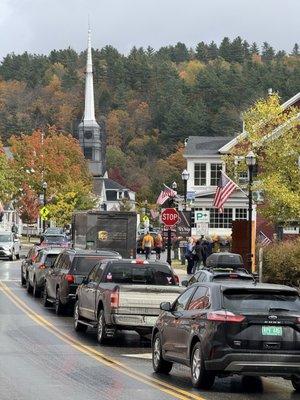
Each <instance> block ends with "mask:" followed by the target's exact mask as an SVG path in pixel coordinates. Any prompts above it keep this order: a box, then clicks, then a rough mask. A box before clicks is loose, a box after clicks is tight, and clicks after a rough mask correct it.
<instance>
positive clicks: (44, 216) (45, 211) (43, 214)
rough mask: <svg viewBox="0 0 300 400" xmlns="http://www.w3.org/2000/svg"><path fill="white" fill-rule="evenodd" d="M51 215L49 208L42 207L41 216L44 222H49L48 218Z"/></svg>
mask: <svg viewBox="0 0 300 400" xmlns="http://www.w3.org/2000/svg"><path fill="white" fill-rule="evenodd" d="M49 213H50V211H49V210H48V208H47V207H45V206H44V207H42V208H41V209H40V216H41V219H42V220H43V221H44V220H47V219H48V216H49Z"/></svg>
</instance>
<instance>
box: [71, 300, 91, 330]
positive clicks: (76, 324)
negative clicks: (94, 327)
mask: <svg viewBox="0 0 300 400" xmlns="http://www.w3.org/2000/svg"><path fill="white" fill-rule="evenodd" d="M78 320H79V304H78V300H77V301H76V303H75V306H74V329H75V331H76V332H86V330H87V328H88V327H87V325H83V324H81V323H80V322H78Z"/></svg>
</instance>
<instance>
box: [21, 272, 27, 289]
mask: <svg viewBox="0 0 300 400" xmlns="http://www.w3.org/2000/svg"><path fill="white" fill-rule="evenodd" d="M25 285H26V279H25V278H24V276H23V269H22V268H21V286H25Z"/></svg>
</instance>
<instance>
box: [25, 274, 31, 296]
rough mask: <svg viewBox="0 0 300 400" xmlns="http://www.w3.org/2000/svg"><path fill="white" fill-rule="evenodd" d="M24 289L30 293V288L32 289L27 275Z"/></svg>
mask: <svg viewBox="0 0 300 400" xmlns="http://www.w3.org/2000/svg"><path fill="white" fill-rule="evenodd" d="M26 290H27V293H30V294H31V293H32V290H33V287H32V286H31V283H30V281H29V276H27V279H26Z"/></svg>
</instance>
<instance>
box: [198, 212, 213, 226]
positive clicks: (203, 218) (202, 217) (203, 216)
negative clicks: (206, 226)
mask: <svg viewBox="0 0 300 400" xmlns="http://www.w3.org/2000/svg"><path fill="white" fill-rule="evenodd" d="M209 220H210V218H209V211H195V224H197V223H198V222H207V223H209Z"/></svg>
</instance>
